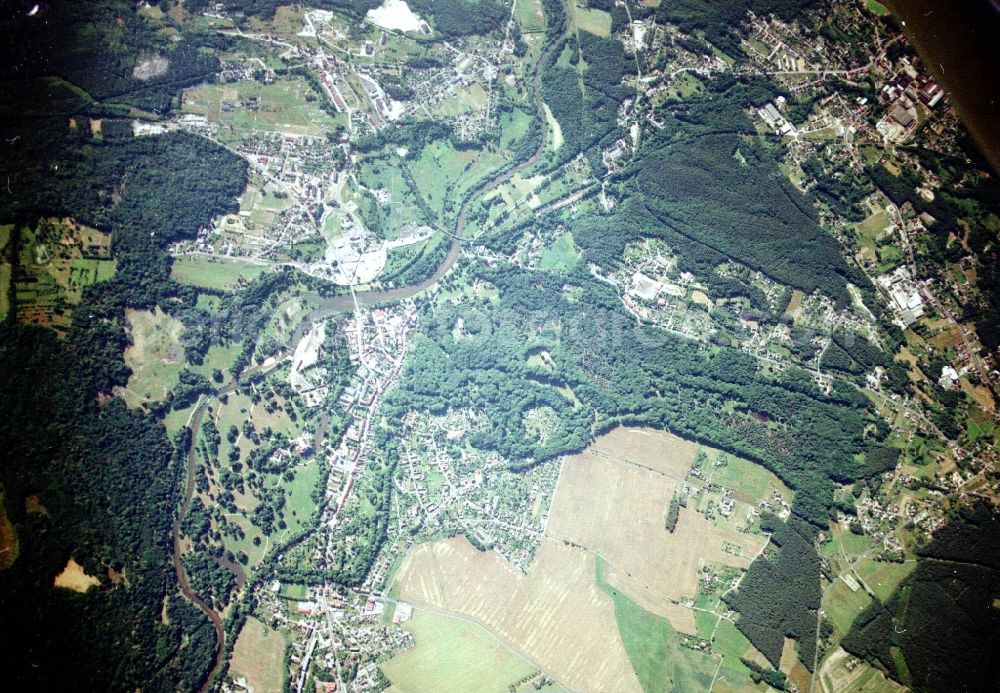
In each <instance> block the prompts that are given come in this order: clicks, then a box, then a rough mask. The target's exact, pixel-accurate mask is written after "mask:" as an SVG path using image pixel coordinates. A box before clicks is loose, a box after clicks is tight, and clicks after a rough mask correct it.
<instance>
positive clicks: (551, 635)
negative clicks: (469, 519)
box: [396, 538, 642, 691]
mask: <svg viewBox="0 0 1000 693" xmlns="http://www.w3.org/2000/svg"><path fill="white" fill-rule="evenodd" d="M595 570H596V568H595V562H594V557H593V555H592V554H590V553H588V552H586V551H584V550H583V549H579V548H575V547H571V546H567V545H565V544H562V543H560V542H553V541H544V542H543V543H542V545H541V546H540V547H539V549H538V553H537V556H536V558H535V562H534V563H533V564H532V566H531V569H530V570H529V572H528V574H527V575H524V574H522V573H520V572H519V571H518V570H517V569H516V568H514V567H512V566H511V565H509V564H508V563H506V562H504V561H503V560H502V559H501V558H500V557H499V556H497V555H496V554H495V553H492V552H481V551H479V550H477V549H476V548H475V547H474V546H472V544H470V543H469V542H468V541H467V540H466V539H465V538H456V539H449V540H446V541H438V542H434V543H430V544H421V545H419V546H417V547H416V548H415V549H414V550H413V552H412V554H411V555H410V556H409V557H408V558H407V560H406V563H405V564H404V565H403V566H402V568H401V569H400V573H399V576H398V577H397V580H396V585H397V587H398V590H399V596H400V598H401V599H404V600H406V601H408V602H411V603H413V604H416V605H417V606H423V607H428V608H432V609H436V610H440V611H446V612H448V613H451V614H454V615H458V616H462V617H464V618H468V619H470V620H472V621H474V622H476V623H479V624H481V625H483V626H484V627H486V628H487V629H489V630H490V631H491V632H492V633H494V634H495V635H496V636H497V637H499V638H500V640H502V641H503V642H505V643H509V644H510V646H512V647H513V648H515V649H516V650H518V651H519V652H522V653H524V654H525V656H527V657H529V659H530V660H531V661H532V662H534V663H536V664H537V665H538V667H539V668H541V669H544V670H545V671H547V672H549V673H550V674H551V675H552V676H553V677H554V678H555V679H556V680H557V681H558V682H559V683H561V684H563V685H565V686H568V687H569V688H571V689H575V690H583V689H586V690H601V691H641V690H642V688H641V686H640V684H639V681H638V679H637V678H636V676H635V674H634V672H633V671H632V667H631V665H630V664H629V661H628V656H627V654H626V653H625V650H624V647H623V645H622V642H621V638H620V636H619V634H618V626H617V623H616V621H615V616H614V606H613V603H612V600H611V599H610V598H609V597H608V596H607V595H606V594H605V593H604V592H603V591H601V590H600V588H599V587H598V586H597V584H596V583H595V580H594V576H595Z"/></svg>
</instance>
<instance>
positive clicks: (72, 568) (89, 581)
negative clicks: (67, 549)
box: [55, 558, 101, 592]
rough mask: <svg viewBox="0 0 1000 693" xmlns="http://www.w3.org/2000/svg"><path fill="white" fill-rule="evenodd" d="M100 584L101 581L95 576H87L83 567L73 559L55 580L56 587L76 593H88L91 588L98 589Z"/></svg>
mask: <svg viewBox="0 0 1000 693" xmlns="http://www.w3.org/2000/svg"><path fill="white" fill-rule="evenodd" d="M100 584H101V581H100V580H98V579H97V578H96V577H94V576H93V575H87V573H86V572H84V570H83V566H82V565H80V564H79V563H77V562H76V561H75V560H73V559H72V558H71V559H69V562H68V563H67V564H66V567H65V568H63V571H62V572H61V573H59V574H58V575H56V580H55V586H56V587H62V588H64V589H67V590H73V591H74V592H86V591H87V590H89V589H90V588H91V587H97V586H98V585H100Z"/></svg>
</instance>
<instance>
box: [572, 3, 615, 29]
mask: <svg viewBox="0 0 1000 693" xmlns="http://www.w3.org/2000/svg"><path fill="white" fill-rule="evenodd" d="M571 12H572V15H573V26H574V27H576V28H577V29H582V30H583V31H586V32H589V33H591V34H594V35H595V36H601V37H607V36H610V35H611V15H610V14H608V13H607V12H605V11H604V10H592V9H584V8H582V7H578V6H576V5H575V4H574V5H573V6H572V10H571Z"/></svg>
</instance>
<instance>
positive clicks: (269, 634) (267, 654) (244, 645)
mask: <svg viewBox="0 0 1000 693" xmlns="http://www.w3.org/2000/svg"><path fill="white" fill-rule="evenodd" d="M286 646H287V642H286V641H285V636H283V635H282V634H281V633H279V632H278V631H274V630H271V629H270V628H268V627H267V626H265V625H264V624H263V623H261V622H260V621H258V620H257V619H255V618H253V617H252V616H251V617H250V618H248V619H247V622H246V625H244V626H243V630H241V631H240V635H239V637H238V638H237V639H236V645H235V647H234V648H233V658H232V661H231V662H230V664H229V674H230V676H231V677H232V678H240V677H242V678H245V679H246V681H247V684H249V685H250V687H251V688H252V690H255V691H280V690H282V687H283V685H284V682H285V679H286V677H285V647H286Z"/></svg>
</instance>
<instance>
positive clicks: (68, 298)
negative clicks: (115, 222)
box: [0, 218, 115, 332]
mask: <svg viewBox="0 0 1000 693" xmlns="http://www.w3.org/2000/svg"><path fill="white" fill-rule="evenodd" d="M11 234H12V228H11V227H6V229H5V231H4V233H3V235H2V236H0V241H3V242H2V243H0V245H2V246H6V245H7V243H9V242H10V239H11ZM18 235H19V247H18V253H19V255H18V265H19V267H18V271H17V272H16V273H15V272H13V271H12V268H11V267H10V265H8V264H4V265H2V267H3V268H5V269H3V270H0V284H3V285H4V286H6V287H9V285H10V281H14V284H15V300H16V304H17V319H18V320H19V321H21V322H27V323H34V324H37V325H42V326H45V327H51V328H54V329H55V330H56V331H58V332H62V331H64V330H65V329H66V328H67V327H68V326H69V322H70V317H71V315H72V310H73V306H75V305H76V304H77V303H79V302H80V297H81V295H82V293H83V290H84V288H86V287H87V286H90V285H91V284H94V283H96V282H99V281H105V280H107V279H110V278H111V277H113V276H114V273H115V262H114V260H112V259H111V236H110V235H109V234H106V233H102V232H100V231H98V230H97V229H93V228H91V227H89V226H85V225H83V224H79V223H77V222H76V221H74V220H73V219H57V218H46V219H42V220H40V221H39V223H38V225H37V227H35V228H27V227H24V228H21V229H20V231H19V234H18ZM8 297H9V293H8V292H7V291H6V290H5V291H4V298H3V303H2V304H0V309H5V312H9V311H10V306H9V305H7V303H8Z"/></svg>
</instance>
